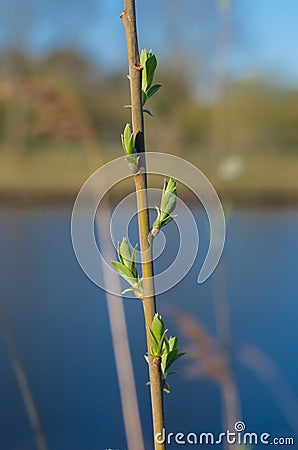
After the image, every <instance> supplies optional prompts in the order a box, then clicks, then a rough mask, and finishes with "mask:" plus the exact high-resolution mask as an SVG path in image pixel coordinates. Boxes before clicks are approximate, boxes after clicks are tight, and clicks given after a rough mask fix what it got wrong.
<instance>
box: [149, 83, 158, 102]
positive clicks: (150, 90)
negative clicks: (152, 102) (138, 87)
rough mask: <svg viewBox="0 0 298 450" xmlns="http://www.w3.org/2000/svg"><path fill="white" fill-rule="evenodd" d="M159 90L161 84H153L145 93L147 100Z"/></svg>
mask: <svg viewBox="0 0 298 450" xmlns="http://www.w3.org/2000/svg"><path fill="white" fill-rule="evenodd" d="M160 88H161V84H154V85H153V86H151V87H150V89H148V91H147V92H146V95H147V99H148V98H150V97H152V96H153V95H154V94H156V92H157V91H158V90H159V89H160Z"/></svg>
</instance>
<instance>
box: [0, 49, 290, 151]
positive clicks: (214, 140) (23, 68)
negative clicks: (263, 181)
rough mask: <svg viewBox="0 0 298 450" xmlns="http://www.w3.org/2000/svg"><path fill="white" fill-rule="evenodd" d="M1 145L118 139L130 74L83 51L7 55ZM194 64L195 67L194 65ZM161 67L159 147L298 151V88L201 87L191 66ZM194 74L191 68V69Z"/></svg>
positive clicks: (154, 130)
mask: <svg viewBox="0 0 298 450" xmlns="http://www.w3.org/2000/svg"><path fill="white" fill-rule="evenodd" d="M0 67H1V71H0V141H1V143H2V144H1V148H5V149H8V150H11V151H18V150H21V151H31V150H35V149H36V150H37V149H39V148H42V146H43V145H44V146H45V147H46V148H50V146H49V147H47V144H49V143H55V142H60V143H61V142H67V143H78V142H79V143H82V142H83V143H87V144H92V142H97V141H98V142H100V143H101V144H105V145H103V146H102V148H103V149H104V148H111V147H114V146H115V145H119V135H120V133H121V131H122V128H123V124H125V123H126V122H127V121H128V120H129V112H128V110H127V109H125V108H124V105H127V104H129V90H128V81H127V78H126V73H125V70H124V72H123V73H114V74H112V75H111V74H107V73H106V72H105V71H104V70H103V69H102V70H101V68H100V67H98V66H95V65H93V64H92V63H91V62H90V61H89V60H88V59H87V58H85V57H84V56H82V55H80V54H77V53H74V52H71V51H60V52H55V53H52V54H48V55H46V56H43V57H38V58H37V57H36V58H33V57H29V56H26V55H24V54H22V53H5V54H2V55H0ZM187 70H188V71H191V67H189V68H188V69H187ZM180 72H181V71H179V72H178V73H177V71H174V70H169V73H168V72H167V71H165V70H164V69H163V66H162V65H161V68H160V70H159V73H158V74H157V79H158V81H159V82H160V83H162V84H163V88H162V90H161V91H160V95H158V96H156V99H155V98H153V99H152V101H151V104H150V108H151V109H152V111H153V113H154V114H155V115H156V116H157V118H158V120H157V118H148V119H146V127H147V130H148V144H149V147H150V149H152V150H164V151H169V152H173V153H179V152H180V151H182V149H183V151H184V152H185V151H189V152H190V153H191V152H192V151H194V150H196V149H198V148H199V149H200V151H201V152H208V151H209V150H210V149H211V150H214V149H219V150H220V151H223V152H226V153H242V152H260V151H262V152H263V151H264V152H266V151H276V152H298V126H297V124H298V90H291V89H286V88H284V87H281V86H278V85H272V83H271V84H270V83H268V82H266V80H263V79H247V80H239V81H237V82H233V83H228V82H227V81H226V80H220V79H219V80H218V81H217V83H218V86H215V89H214V92H217V95H214V96H211V95H209V96H207V95H204V96H203V95H199V94H198V93H197V89H196V86H195V85H194V83H192V82H189V79H192V77H191V76H190V77H188V78H187V73H186V75H185V76H182V75H181V73H180ZM190 75H191V74H190Z"/></svg>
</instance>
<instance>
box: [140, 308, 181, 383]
mask: <svg viewBox="0 0 298 450" xmlns="http://www.w3.org/2000/svg"><path fill="white" fill-rule="evenodd" d="M149 335H150V340H151V353H150V355H149V356H150V358H160V369H161V376H162V380H163V389H164V391H165V392H170V388H169V385H168V384H167V383H166V379H167V377H168V376H169V375H172V374H174V373H175V372H169V368H170V367H171V365H172V364H173V363H174V362H175V361H176V360H177V359H179V358H181V356H183V355H184V354H185V353H179V350H178V338H177V337H170V338H169V339H168V338H167V330H165V327H164V323H163V320H162V317H161V316H160V315H159V314H157V313H156V314H155V316H154V318H153V320H152V323H151V327H149ZM150 358H149V357H148V356H145V359H146V361H147V362H148V363H149V364H150Z"/></svg>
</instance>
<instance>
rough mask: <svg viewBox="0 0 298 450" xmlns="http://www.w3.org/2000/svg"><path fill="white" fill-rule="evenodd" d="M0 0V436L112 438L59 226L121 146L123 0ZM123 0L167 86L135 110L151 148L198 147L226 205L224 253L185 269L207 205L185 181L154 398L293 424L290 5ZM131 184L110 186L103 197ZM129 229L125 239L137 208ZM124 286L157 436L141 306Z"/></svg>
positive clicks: (104, 313) (113, 401) (185, 412)
mask: <svg viewBox="0 0 298 450" xmlns="http://www.w3.org/2000/svg"><path fill="white" fill-rule="evenodd" d="M0 4H1V11H2V13H1V17H0V248H1V255H2V257H1V271H0V282H1V284H0V286H1V290H0V304H1V309H0V312H1V314H0V318H1V320H0V324H1V327H0V356H1V362H2V363H1V366H2V370H1V376H0V389H1V398H2V400H1V406H0V418H1V420H0V449H1V450H2V449H3V450H25V449H26V450H29V449H30V450H31V449H32V450H36V449H38V450H45V449H48V450H60V449H61V450H62V449H63V450H70V449H71V450H79V449H80V450H82V449H84V450H89V449H90V450H91V449H92V450H95V449H106V448H119V449H123V450H124V449H125V448H129V445H128V444H127V436H126V434H125V427H124V421H123V416H122V413H121V400H120V392H119V388H118V382H117V372H116V367H115V361H114V353H113V345H112V338H111V333H110V328H109V320H110V319H109V314H108V308H107V304H106V299H105V294H104V292H103V291H101V290H100V289H98V288H97V287H96V286H94V285H93V284H92V283H91V282H90V281H89V280H88V279H87V277H86V276H85V275H84V273H83V272H82V271H81V269H80V267H79V266H78V264H77V261H76V259H75V256H74V253H73V250H72V247H71V238H70V217H71V209H72V205H73V202H74V200H75V197H76V195H77V193H78V190H79V188H80V187H81V185H82V184H83V182H84V181H85V180H86V179H87V177H88V176H89V175H90V174H91V173H92V172H93V171H94V170H95V169H97V168H98V167H100V166H101V165H102V164H104V163H105V162H107V161H110V160H112V159H114V158H116V157H119V156H122V149H121V144H120V133H121V132H122V130H123V127H124V125H125V124H126V123H127V122H128V121H129V110H128V109H126V108H124V107H123V106H124V105H127V104H128V103H129V84H128V80H127V54H126V42H125V35H124V30H123V25H122V22H121V20H120V19H119V14H120V13H121V11H122V8H123V5H122V1H120V0H113V1H110V0H84V1H81V0H77V2H76V3H75V4H74V2H70V1H69V0H63V2H57V1H56V0H52V1H51V2H49V1H48V0H43V2H40V1H38V0H27V1H26V2H17V1H16V0H12V1H10V2H8V1H6V0H0ZM137 14H138V28H139V41H140V48H144V47H145V48H147V49H150V48H152V49H153V51H154V53H155V54H156V55H157V57H158V71H157V75H156V81H157V82H160V83H161V84H162V85H163V87H162V89H161V90H160V92H159V93H158V95H156V97H154V98H153V99H152V100H150V108H151V109H152V110H153V112H154V114H155V117H153V118H151V117H146V118H145V126H146V133H147V137H146V140H147V150H149V151H160V152H166V153H172V154H175V155H178V156H180V157H183V158H185V159H186V160H188V161H190V162H192V163H193V164H195V165H197V166H198V167H199V168H200V169H201V170H202V171H203V172H204V173H205V174H206V175H207V176H208V177H209V179H210V180H211V182H212V183H213V185H214V186H215V188H216V189H217V192H218V194H219V196H220V198H221V200H222V202H223V204H224V206H225V208H226V211H227V242H226V247H225V251H224V255H223V258H222V260H221V262H220V264H219V267H218V269H217V270H216V272H215V273H214V274H213V276H212V277H211V278H210V279H209V280H208V281H207V282H206V283H204V284H203V285H202V286H199V285H197V283H196V276H197V274H198V272H199V268H200V267H201V264H202V261H203V258H204V249H205V250H206V249H207V245H208V233H206V232H205V230H206V229H208V227H207V219H206V217H205V216H204V214H203V212H202V211H201V208H200V205H199V204H198V203H197V202H196V201H195V200H194V199H193V198H192V197H191V195H190V194H189V193H188V192H187V190H184V191H183V192H184V197H185V201H187V202H188V204H189V206H190V207H191V209H192V211H193V214H194V216H195V219H196V220H197V223H198V226H199V227H200V226H201V228H202V230H203V231H202V252H203V253H202V254H200V255H199V256H198V258H197V261H196V262H195V264H194V266H193V268H192V269H191V270H190V272H189V273H188V275H187V276H186V277H185V279H184V280H182V281H181V282H180V283H179V284H178V285H177V286H176V287H175V288H173V289H172V290H171V291H170V292H167V293H165V294H163V295H161V296H160V300H159V305H160V310H161V312H163V313H164V314H168V317H169V319H168V321H169V325H168V328H170V330H171V332H172V333H176V334H179V336H181V347H182V350H185V349H186V350H187V351H188V358H185V359H184V361H183V360H181V361H179V362H177V371H178V374H177V375H176V376H175V378H174V377H173V380H172V387H173V393H172V394H171V395H170V396H167V397H166V402H165V407H166V411H167V427H168V429H169V431H172V432H178V431H183V432H186V433H187V432H190V431H193V432H198V433H199V432H202V431H214V432H220V431H222V430H225V429H226V428H227V426H229V427H230V428H233V424H234V423H235V421H236V420H243V421H244V422H245V423H246V426H247V429H248V430H249V431H253V432H260V433H262V432H268V433H270V434H271V435H272V436H289V437H291V436H292V437H295V439H298V434H297V433H298V419H297V418H298V403H297V390H298V383H297V380H298V364H297V358H296V357H295V344H296V342H297V339H298V331H297V326H296V324H297V294H298V287H297V251H298V241H297V226H298V59H297V48H296V47H297V40H298V31H297V25H296V18H297V15H298V4H296V3H295V2H293V1H285V2H274V3H273V4H272V2H271V1H269V0H264V1H262V2H259V1H257V0H250V1H248V0H234V1H232V0H230V1H229V0H217V1H216V0H188V1H187V2H181V1H178V0H171V1H170V0H162V1H157V0H150V1H149V0H139V1H137ZM131 190H132V184H131V183H127V184H125V185H121V186H120V187H119V186H118V187H117V186H116V187H115V188H113V190H112V192H111V196H112V199H113V201H114V202H116V203H117V201H118V200H119V198H120V196H123V195H125V193H129V192H131ZM182 190H183V189H182ZM178 193H179V190H178ZM178 213H179V211H178ZM205 222H206V224H205ZM202 224H203V225H202ZM205 225H206V226H205ZM130 234H131V236H132V241H133V242H135V240H136V223H135V222H134V221H133V222H132V223H131V225H130ZM166 236H167V239H168V243H169V248H170V250H169V251H168V253H167V252H166V253H165V254H164V256H163V258H164V259H163V261H159V260H158V261H157V263H156V266H157V268H156V270H157V271H158V270H163V269H164V266H165V264H167V263H168V264H170V262H171V261H172V258H173V252H174V249H175V245H176V244H175V242H176V241H175V239H176V237H175V236H176V235H175V226H174V224H171V225H169V227H168V229H167V230H166ZM200 237H201V236H200ZM161 259H162V258H161ZM115 301H118V302H120V300H115ZM124 305H125V314H126V319H127V325H128V335H129V342H130V347H131V352H132V358H133V362H134V373H135V380H136V388H137V395H138V402H139V408H140V420H141V423H142V430H143V438H144V442H145V448H146V449H151V422H150V421H151V419H150V409H149V404H148V400H149V397H148V387H147V386H146V385H145V383H146V381H147V367H146V365H145V363H144V359H143V354H144V353H145V337H144V330H143V319H142V310H141V306H140V304H139V303H137V302H135V301H133V300H127V301H126V302H125V304H124ZM177 317H179V319H177ZM172 330H173V331H172ZM103 343H104V344H103ZM24 378H25V380H26V382H24ZM24 385H25V389H24ZM28 396H29V400H28ZM28 402H29V403H28ZM115 430H117V433H115ZM172 447H173V448H178V446H177V445H176V446H175V444H173V445H171V447H170V448H172ZM179 448H180V447H179ZM140 450H141V447H140Z"/></svg>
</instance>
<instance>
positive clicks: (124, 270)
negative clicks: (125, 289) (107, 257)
mask: <svg viewBox="0 0 298 450" xmlns="http://www.w3.org/2000/svg"><path fill="white" fill-rule="evenodd" d="M112 264H113V266H114V267H115V269H116V271H117V272H118V273H119V275H121V276H122V277H123V278H124V279H125V280H126V281H128V283H129V284H130V285H131V286H135V285H136V284H137V280H136V279H135V277H134V275H133V273H132V272H131V271H130V270H129V268H128V267H126V266H125V265H124V264H122V263H121V262H119V261H112Z"/></svg>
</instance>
